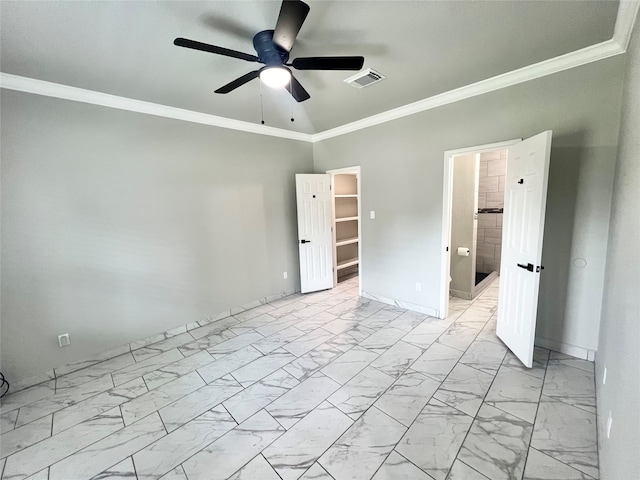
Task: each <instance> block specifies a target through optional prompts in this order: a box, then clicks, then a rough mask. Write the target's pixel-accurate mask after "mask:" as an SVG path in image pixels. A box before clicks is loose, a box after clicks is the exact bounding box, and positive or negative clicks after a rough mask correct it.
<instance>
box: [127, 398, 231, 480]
mask: <svg viewBox="0 0 640 480" xmlns="http://www.w3.org/2000/svg"><path fill="white" fill-rule="evenodd" d="M236 426H237V424H236V422H235V421H234V420H233V418H232V417H231V415H229V412H227V411H226V410H225V409H224V408H223V407H222V406H221V405H220V406H217V407H215V408H212V409H211V410H210V411H207V412H205V413H203V414H202V415H199V416H198V417H196V418H194V419H193V420H191V421H190V422H188V423H186V424H185V425H183V426H181V427H180V428H178V429H176V430H173V431H172V432H170V433H169V434H168V435H166V436H164V437H162V438H160V439H158V440H157V441H155V442H154V443H151V444H149V445H148V446H146V447H145V448H143V449H141V450H140V451H139V452H137V453H136V454H134V455H133V460H134V462H135V465H136V472H137V474H138V480H155V479H158V478H160V477H162V476H163V475H165V474H166V473H168V472H170V471H172V470H173V469H175V468H177V467H178V466H179V465H180V464H181V463H182V462H184V461H185V460H187V459H188V458H190V457H191V456H192V455H194V454H196V453H197V452H199V451H200V450H201V449H202V448H204V447H206V446H207V445H209V444H210V443H212V442H213V441H215V440H217V439H219V438H220V437H222V436H223V435H224V434H226V433H227V432H229V431H230V430H232V429H233V428H235V427H236Z"/></svg>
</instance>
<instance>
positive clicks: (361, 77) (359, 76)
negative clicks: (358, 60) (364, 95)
mask: <svg viewBox="0 0 640 480" xmlns="http://www.w3.org/2000/svg"><path fill="white" fill-rule="evenodd" d="M385 78H386V77H385V76H384V75H382V74H381V73H380V72H376V71H375V70H374V69H373V68H367V69H366V70H364V71H362V72H358V73H356V74H355V75H354V76H352V77H349V78H347V79H346V80H345V82H347V83H348V84H349V85H351V86H352V87H356V88H364V87H368V86H369V85H373V84H374V83H378V82H381V81H382V80H384V79H385Z"/></svg>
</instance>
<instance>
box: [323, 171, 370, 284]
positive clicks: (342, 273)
mask: <svg viewBox="0 0 640 480" xmlns="http://www.w3.org/2000/svg"><path fill="white" fill-rule="evenodd" d="M327 173H328V174H329V175H330V176H331V191H332V193H333V195H332V198H333V202H332V209H333V215H332V217H333V218H332V232H333V286H334V287H336V286H338V284H340V283H342V282H346V281H348V282H349V285H350V286H355V285H357V286H358V294H359V295H361V294H362V284H361V281H360V278H361V272H362V266H361V263H360V259H361V258H362V256H361V252H362V242H361V240H362V235H361V221H360V219H361V218H362V217H361V202H360V192H361V190H360V167H347V168H340V169H336V170H328V171H327Z"/></svg>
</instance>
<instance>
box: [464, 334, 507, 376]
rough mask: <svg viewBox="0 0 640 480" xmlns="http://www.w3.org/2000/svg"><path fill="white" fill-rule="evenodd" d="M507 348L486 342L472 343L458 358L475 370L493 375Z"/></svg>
mask: <svg viewBox="0 0 640 480" xmlns="http://www.w3.org/2000/svg"><path fill="white" fill-rule="evenodd" d="M506 353H507V347H505V346H504V345H499V344H497V343H493V342H488V341H486V340H476V341H474V342H473V343H472V344H471V345H470V346H469V348H468V349H467V351H466V352H465V353H464V355H462V358H460V363H464V364H465V365H468V366H470V367H473V368H475V369H477V370H481V371H483V372H486V373H489V374H491V375H495V374H496V373H497V372H498V369H499V368H500V365H502V360H503V359H504V356H505V354H506Z"/></svg>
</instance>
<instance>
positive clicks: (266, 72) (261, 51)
mask: <svg viewBox="0 0 640 480" xmlns="http://www.w3.org/2000/svg"><path fill="white" fill-rule="evenodd" d="M308 13H309V5H307V4H306V3H304V2H302V1H301V0H283V2H282V6H281V7H280V15H279V16H278V21H277V22H276V28H275V30H263V31H261V32H258V33H257V34H256V35H255V36H254V37H253V47H254V48H255V50H256V53H257V54H258V55H257V56H256V55H251V54H248V53H243V52H238V51H236V50H230V49H228V48H224V47H218V46H216V45H209V44H207V43H201V42H196V41H195V40H189V39H186V38H176V39H175V40H174V41H173V44H174V45H177V46H179V47H186V48H192V49H194V50H201V51H203V52H209V53H216V54H218V55H225V56H227V57H233V58H239V59H240V60H246V61H247V62H256V63H262V64H264V67H262V68H260V69H258V70H254V71H252V72H249V73H247V74H245V75H243V76H241V77H239V78H236V79H235V80H233V81H232V82H229V83H227V84H226V85H224V86H223V87H220V88H218V89H217V90H216V91H215V92H216V93H229V92H231V91H233V90H235V89H236V88H238V87H240V86H242V85H244V84H245V83H247V82H249V81H251V80H253V79H254V78H258V77H260V80H261V81H262V82H263V83H264V84H265V85H267V86H270V87H274V88H282V87H284V88H286V89H287V90H288V91H289V93H291V95H292V96H293V98H295V99H296V101H298V102H303V101H305V100H307V99H309V98H311V96H310V95H309V93H308V92H307V91H306V90H305V89H304V87H303V86H302V85H301V84H300V82H298V80H296V78H295V77H294V76H293V74H292V73H291V69H290V68H288V67H293V68H295V69H296V70H360V69H361V68H362V65H363V64H364V57H300V58H295V59H294V60H293V61H292V62H291V63H287V62H288V60H289V53H290V52H291V48H292V47H293V44H294V42H295V40H296V36H297V35H298V32H299V31H300V28H301V27H302V24H303V23H304V21H305V19H306V18H307V14H308Z"/></svg>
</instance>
